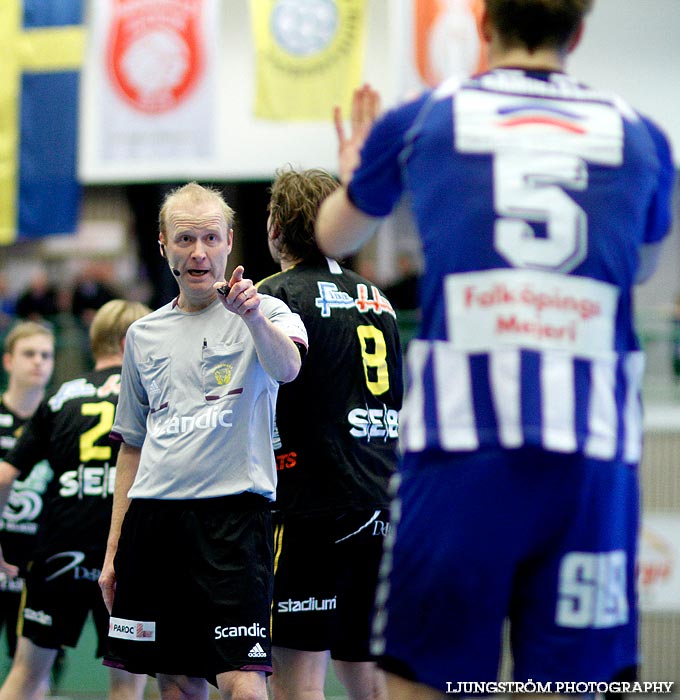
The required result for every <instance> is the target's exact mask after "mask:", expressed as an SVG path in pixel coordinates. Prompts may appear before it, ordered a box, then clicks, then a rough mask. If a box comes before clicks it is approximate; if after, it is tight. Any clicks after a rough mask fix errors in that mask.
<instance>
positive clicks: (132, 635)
mask: <svg viewBox="0 0 680 700" xmlns="http://www.w3.org/2000/svg"><path fill="white" fill-rule="evenodd" d="M109 637H116V638H117V639H128V640H130V641H132V642H153V641H155V640H156V623H155V622H139V621H137V620H125V619H123V618H121V617H112V618H110V620H109Z"/></svg>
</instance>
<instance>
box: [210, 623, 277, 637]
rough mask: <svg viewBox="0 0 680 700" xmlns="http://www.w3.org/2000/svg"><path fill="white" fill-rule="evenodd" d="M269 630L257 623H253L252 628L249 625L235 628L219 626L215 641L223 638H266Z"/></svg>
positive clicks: (216, 630) (216, 629)
mask: <svg viewBox="0 0 680 700" xmlns="http://www.w3.org/2000/svg"><path fill="white" fill-rule="evenodd" d="M266 636H267V630H266V628H264V627H263V626H262V625H260V624H259V623H257V622H253V624H252V625H250V627H248V626H247V625H238V626H234V627H229V626H227V627H222V626H221V625H217V627H215V639H222V638H223V637H266Z"/></svg>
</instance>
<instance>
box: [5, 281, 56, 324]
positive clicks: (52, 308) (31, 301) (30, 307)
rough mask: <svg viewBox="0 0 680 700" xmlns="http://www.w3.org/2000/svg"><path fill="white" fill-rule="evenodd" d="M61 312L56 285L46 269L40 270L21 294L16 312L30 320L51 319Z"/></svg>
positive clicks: (20, 316)
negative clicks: (51, 280)
mask: <svg viewBox="0 0 680 700" xmlns="http://www.w3.org/2000/svg"><path fill="white" fill-rule="evenodd" d="M57 313H59V299H58V291H57V289H56V287H55V286H54V285H53V284H52V283H51V282H50V280H49V277H48V275H47V272H46V270H44V269H40V270H38V271H37V272H36V273H35V274H34V275H33V276H32V277H31V281H30V283H29V285H28V287H27V288H26V289H25V290H24V291H23V292H22V293H21V294H19V298H18V299H17V305H16V314H17V316H18V317H19V318H23V319H26V320H29V321H49V320H52V319H53V318H54V317H55V316H56V315H57Z"/></svg>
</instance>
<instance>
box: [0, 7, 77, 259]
mask: <svg viewBox="0 0 680 700" xmlns="http://www.w3.org/2000/svg"><path fill="white" fill-rule="evenodd" d="M84 46H85V28H84V26H83V0H1V2H0V47H1V48H0V53H1V56H2V59H1V60H0V245H7V244H9V243H13V242H14V241H16V240H27V239H33V238H39V237H41V236H44V235H47V234H51V233H72V232H73V231H75V228H76V223H77V220H78V211H79V205H80V198H81V188H80V185H79V184H78V180H77V176H76V143H77V125H78V83H79V71H80V66H81V64H82V61H83V54H84Z"/></svg>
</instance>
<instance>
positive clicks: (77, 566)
mask: <svg viewBox="0 0 680 700" xmlns="http://www.w3.org/2000/svg"><path fill="white" fill-rule="evenodd" d="M103 561H104V552H103V551H102V550H97V551H89V552H82V551H76V550H68V551H65V552H57V553H41V552H36V553H35V557H34V560H33V562H31V563H30V564H29V569H28V573H27V574H26V595H25V599H24V600H23V601H22V602H23V605H22V607H21V611H20V613H19V628H18V629H19V634H20V635H21V636H23V637H27V638H28V639H30V640H31V641H32V642H33V643H34V644H35V645H37V646H39V647H43V648H46V649H59V648H60V647H62V646H67V647H75V646H76V645H77V644H78V640H79V639H80V635H81V633H82V631H83V627H84V625H85V621H86V620H87V615H88V613H89V612H90V611H91V612H92V617H93V618H94V624H95V627H96V629H97V640H98V643H97V652H96V653H97V656H103V655H104V653H105V652H106V645H107V633H108V628H109V615H108V612H107V611H106V607H105V606H104V601H103V599H102V592H101V590H100V588H99V575H100V573H101V567H102V563H103Z"/></svg>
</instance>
